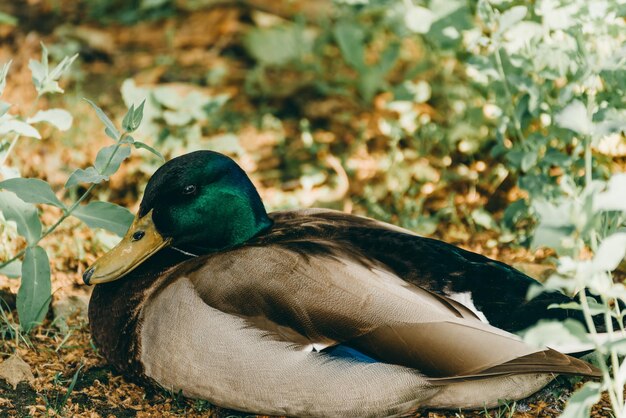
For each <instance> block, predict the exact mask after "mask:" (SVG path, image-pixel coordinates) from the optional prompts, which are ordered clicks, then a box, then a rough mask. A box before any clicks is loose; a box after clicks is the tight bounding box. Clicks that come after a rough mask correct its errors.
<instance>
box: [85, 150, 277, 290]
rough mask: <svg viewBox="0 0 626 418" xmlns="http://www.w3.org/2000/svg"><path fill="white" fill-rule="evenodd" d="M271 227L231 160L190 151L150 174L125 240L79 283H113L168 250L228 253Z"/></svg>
mask: <svg viewBox="0 0 626 418" xmlns="http://www.w3.org/2000/svg"><path fill="white" fill-rule="evenodd" d="M271 224H272V222H271V220H270V219H269V218H268V216H267V213H266V211H265V208H264V207H263V203H262V202H261V198H260V197H259V194H258V192H257V191H256V189H255V188H254V186H253V184H252V182H251V181H250V179H249V178H248V176H247V175H246V173H245V172H244V171H243V170H242V169H241V168H240V167H239V166H238V165H237V164H236V163H235V162H234V161H233V160H231V159H230V158H228V157H226V156H224V155H222V154H219V153H216V152H212V151H196V152H192V153H190V154H186V155H183V156H181V157H177V158H174V159H172V160H170V161H168V162H167V163H165V164H164V165H163V166H162V167H161V168H159V169H158V170H157V171H156V172H155V173H154V175H153V176H152V178H151V179H150V181H149V182H148V185H147V186H146V190H145V193H144V197H143V200H142V201H141V205H140V206H139V212H138V213H137V216H136V217H135V221H134V222H133V224H132V225H131V227H130V228H129V230H128V232H127V233H126V236H125V237H124V238H123V239H122V241H121V242H120V243H119V244H118V245H117V246H115V247H114V248H113V249H112V250H111V251H109V252H108V253H106V254H105V255H103V256H102V257H101V258H100V259H98V260H97V261H96V262H95V263H94V264H93V265H92V266H91V267H90V268H89V269H88V270H87V271H85V274H84V275H83V280H84V281H85V283H87V284H97V283H105V282H109V281H113V280H117V279H119V278H121V277H123V276H124V275H125V274H127V273H129V272H130V271H132V270H133V269H134V268H136V267H137V266H138V265H140V264H141V263H142V262H143V261H145V260H146V259H147V258H149V257H150V256H151V255H153V254H154V253H156V252H157V251H158V250H160V249H162V248H164V247H167V246H172V247H174V248H176V249H179V250H182V251H184V252H189V253H193V254H205V253H209V252H214V251H219V250H223V249H227V248H230V247H233V246H236V245H239V244H242V243H244V242H246V241H247V240H249V239H250V238H252V237H253V236H255V235H257V234H259V233H260V232H262V231H263V230H265V229H267V228H269V227H270V226H271Z"/></svg>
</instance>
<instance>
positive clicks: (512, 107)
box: [495, 45, 526, 145]
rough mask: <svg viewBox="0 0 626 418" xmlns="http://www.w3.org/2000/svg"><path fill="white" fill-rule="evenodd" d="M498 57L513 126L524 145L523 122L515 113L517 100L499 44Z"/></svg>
mask: <svg viewBox="0 0 626 418" xmlns="http://www.w3.org/2000/svg"><path fill="white" fill-rule="evenodd" d="M495 57H496V67H497V69H498V74H499V75H500V80H501V81H502V84H503V85H504V92H505V93H506V98H507V102H508V106H509V112H510V114H511V119H513V127H514V128H515V134H516V135H517V139H518V140H519V141H520V143H521V144H522V145H524V144H526V141H525V139H526V138H525V136H524V133H523V132H522V122H521V121H520V120H519V118H518V117H517V115H516V114H515V100H514V99H513V93H511V87H510V86H509V80H508V78H506V73H505V72H504V64H503V63H502V54H501V48H500V46H499V45H498V46H497V49H496V53H495Z"/></svg>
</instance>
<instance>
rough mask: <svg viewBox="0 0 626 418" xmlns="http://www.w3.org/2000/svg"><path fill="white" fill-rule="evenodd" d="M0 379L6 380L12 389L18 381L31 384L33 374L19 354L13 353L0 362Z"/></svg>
mask: <svg viewBox="0 0 626 418" xmlns="http://www.w3.org/2000/svg"><path fill="white" fill-rule="evenodd" d="M0 379H4V380H6V381H7V383H8V384H10V385H11V386H13V389H16V388H17V384H18V383H20V382H28V383H29V384H32V383H33V381H34V380H35V376H33V372H31V371H30V366H29V365H28V364H27V363H26V362H25V361H24V360H22V359H21V358H20V356H18V355H17V354H13V355H12V356H11V357H9V358H8V359H6V360H5V361H3V362H2V363H0Z"/></svg>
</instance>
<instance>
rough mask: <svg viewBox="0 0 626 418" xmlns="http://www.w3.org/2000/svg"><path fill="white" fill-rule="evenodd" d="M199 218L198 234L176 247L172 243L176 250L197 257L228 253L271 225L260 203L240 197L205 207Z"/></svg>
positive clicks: (199, 211)
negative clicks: (222, 252) (200, 219)
mask: <svg viewBox="0 0 626 418" xmlns="http://www.w3.org/2000/svg"><path fill="white" fill-rule="evenodd" d="M255 193H256V191H255ZM201 215H203V216H202V221H201V222H199V226H198V228H197V230H196V231H193V232H191V233H189V234H186V235H185V236H184V238H183V239H181V240H180V242H178V243H177V242H176V240H175V241H174V243H173V246H174V247H175V248H177V249H180V250H183V251H186V252H188V253H191V254H196V255H202V254H208V253H213V252H217V251H222V250H227V249H230V248H233V247H238V246H240V245H242V244H244V243H246V242H247V241H249V240H250V239H252V238H254V237H256V236H257V235H260V234H262V233H263V232H265V231H267V230H268V229H269V228H270V227H271V226H272V224H273V222H272V220H271V219H270V218H269V217H268V215H267V213H266V212H265V208H264V207H263V204H262V203H261V200H260V199H249V198H247V197H246V196H241V195H234V196H232V197H229V198H226V199H223V203H222V204H220V205H215V204H211V203H206V204H204V205H202V206H200V207H199V208H198V211H196V212H195V214H194V216H196V217H200V216H201Z"/></svg>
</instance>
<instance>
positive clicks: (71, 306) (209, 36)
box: [0, 1, 607, 418]
mask: <svg viewBox="0 0 626 418" xmlns="http://www.w3.org/2000/svg"><path fill="white" fill-rule="evenodd" d="M32 3H33V4H35V3H37V4H38V6H37V5H35V6H33V7H32V10H31V9H29V10H28V12H26V11H25V10H19V8H14V9H13V10H9V13H12V14H14V15H17V16H19V17H20V19H21V22H22V23H20V25H19V26H17V27H15V26H7V25H0V40H2V41H1V42H0V63H1V62H5V61H7V60H8V59H12V60H13V66H12V69H11V76H10V77H9V84H8V86H7V90H6V92H5V94H4V96H3V100H5V101H8V102H11V103H13V104H15V105H16V108H15V109H14V110H15V111H16V112H19V113H20V114H22V115H24V114H27V113H28V112H29V109H30V107H31V106H32V103H33V102H34V96H35V92H34V89H33V88H32V87H31V86H30V83H31V81H30V72H29V71H28V69H27V66H28V60H29V59H30V58H32V57H37V56H38V55H39V51H40V46H39V43H40V42H41V41H44V42H45V43H46V44H47V45H48V46H50V49H51V51H53V52H54V53H55V54H57V56H59V55H63V54H70V53H73V52H76V51H77V52H80V53H81V57H82V58H81V62H80V64H79V65H80V71H76V72H75V73H74V75H73V79H72V80H73V81H72V82H71V83H68V85H67V90H68V95H67V96H66V99H65V101H63V100H61V99H54V98H53V99H50V100H48V99H46V98H43V99H41V100H39V101H38V102H37V104H36V105H35V106H38V107H40V108H43V107H45V106H48V105H50V106H64V107H66V108H68V109H69V110H71V111H72V112H73V113H74V115H75V127H74V128H73V129H72V131H70V132H69V133H68V134H67V135H58V134H56V133H54V132H45V135H44V139H43V140H42V141H34V140H28V139H22V140H20V142H19V144H18V146H17V147H16V150H15V152H14V155H12V156H11V158H10V159H9V162H10V163H11V164H12V165H14V166H16V167H19V169H20V171H21V174H22V176H24V177H37V178H42V179H45V180H46V181H48V182H49V183H50V184H51V185H53V187H54V188H55V190H61V188H62V186H63V184H64V182H65V180H66V178H67V175H68V174H69V172H70V171H71V169H72V168H75V167H85V166H86V165H87V164H88V163H89V162H90V161H93V159H94V158H95V155H96V152H97V150H98V149H99V148H100V147H101V146H103V145H105V144H107V141H108V140H107V139H106V137H105V136H104V134H103V133H102V127H101V125H99V122H98V121H97V119H96V118H95V117H94V115H93V113H92V111H91V109H90V108H89V107H88V106H87V105H86V104H85V103H84V102H82V101H81V100H79V99H80V97H83V96H84V97H89V98H92V99H93V100H94V101H96V102H97V103H98V104H99V105H100V106H101V107H103V108H105V110H107V112H109V113H110V114H112V115H117V116H116V119H117V120H119V119H121V116H122V115H123V112H124V106H123V101H122V98H121V95H120V93H119V91H120V86H121V85H122V82H123V80H124V79H126V78H128V77H132V78H133V79H134V80H135V82H136V83H138V84H140V85H143V86H169V87H171V88H172V89H174V91H176V92H179V93H181V94H186V93H187V92H188V91H191V90H196V91H201V92H203V93H204V94H207V95H211V96H216V95H219V94H228V95H229V96H230V98H231V100H230V104H229V107H228V112H226V113H225V114H222V115H221V116H220V117H221V118H222V119H221V120H220V123H219V124H218V126H216V127H215V126H208V125H210V123H208V122H206V121H205V122H203V123H204V124H202V126H201V127H200V128H201V129H202V131H203V132H204V133H207V132H210V134H211V136H212V138H213V139H210V140H209V141H213V142H202V141H200V142H199V143H197V144H190V142H191V140H189V139H188V138H187V141H188V142H184V141H181V142H180V143H174V144H171V143H170V144H165V145H163V144H162V145H163V147H166V145H167V147H166V148H167V154H168V155H178V154H180V153H181V152H184V151H186V150H189V149H191V148H193V147H194V146H195V147H202V146H208V145H207V144H209V143H210V144H213V145H216V144H218V142H215V141H217V139H215V138H217V135H218V134H219V135H224V134H225V133H228V132H231V131H235V132H236V133H237V135H238V142H237V143H236V148H237V150H236V154H237V155H236V157H237V158H238V161H239V162H240V163H241V164H242V166H243V167H244V168H245V169H246V170H247V171H248V172H250V173H252V177H253V180H254V181H255V183H256V184H257V186H258V187H259V191H260V193H261V195H262V197H263V199H264V201H265V202H266V204H267V205H268V206H269V207H270V208H282V207H300V206H310V205H320V204H321V205H324V206H330V207H335V208H338V209H343V210H345V211H352V212H354V213H359V214H369V215H370V216H376V210H378V209H377V208H380V207H381V206H373V207H369V206H368V205H367V204H366V203H367V202H366V203H363V202H364V201H366V199H365V197H364V196H365V194H366V193H371V192H372V189H371V188H372V187H373V188H374V189H375V190H374V191H373V192H374V193H375V194H377V195H378V196H382V197H380V200H382V201H384V202H386V203H387V204H389V202H393V199H394V198H397V196H396V197H394V196H393V194H388V193H387V188H388V187H391V186H392V184H391V185H390V183H389V178H388V177H385V175H384V172H385V171H387V170H388V168H385V166H381V160H380V155H382V154H384V153H385V152H387V148H386V145H385V144H384V141H385V140H387V139H388V138H387V139H386V138H384V137H383V136H381V134H380V132H378V131H377V129H378V128H377V127H378V126H379V122H380V119H381V118H382V117H383V116H385V115H386V114H385V111H384V110H383V106H382V105H381V103H385V102H386V101H387V100H388V97H386V96H385V94H381V95H380V96H379V97H377V98H376V99H375V101H374V106H373V108H367V107H363V106H361V105H359V104H358V103H355V102H354V101H352V100H350V99H349V98H346V97H342V96H337V97H316V96H314V97H307V96H306V88H305V89H300V87H301V86H300V84H299V83H301V82H302V80H299V79H298V75H297V74H290V73H289V72H286V73H281V74H272V73H268V74H266V75H267V76H269V77H271V76H272V75H274V76H276V77H279V78H280V79H281V80H282V83H281V86H282V87H283V88H284V91H282V92H279V93H278V94H276V95H275V96H273V97H271V98H270V99H269V101H268V102H263V101H261V100H260V99H259V98H258V97H254V96H251V95H249V94H247V92H246V90H245V88H244V85H245V83H246V80H247V78H246V77H247V73H248V72H249V71H251V67H252V64H251V62H250V58H249V57H247V56H245V54H243V53H242V52H241V50H240V49H241V45H240V44H241V42H240V40H241V36H242V33H243V31H245V30H246V29H247V28H248V26H249V25H250V24H251V23H250V22H251V12H249V11H248V10H246V9H245V8H240V7H227V6H224V7H216V8H211V9H209V10H200V11H195V12H191V11H189V12H186V13H185V14H182V15H174V16H171V17H168V18H166V19H165V20H163V21H158V22H142V23H138V24H136V25H132V26H121V25H115V24H114V25H112V26H103V25H101V24H98V23H94V22H87V23H81V20H80V17H81V16H82V14H83V13H84V11H83V10H81V9H80V8H78V6H76V7H73V6H72V4H73V2H60V3H59V7H61V9H62V10H61V11H59V10H52V9H51V8H50V7H48V6H47V4H48V3H47V2H32ZM257 3H263V2H262V1H260V2H257ZM268 4H271V2H268ZM270 12H272V10H270ZM276 13H277V14H279V15H281V14H283V13H282V12H276ZM270 14H271V13H270ZM42 22H43V23H42ZM220 69H226V70H225V71H226V73H225V74H224V75H222V77H223V80H222V82H221V83H218V84H212V83H210V82H207V81H206V79H207V77H208V76H209V75H210V74H214V75H215V74H217V73H218V72H219V71H222V70H220ZM212 70H215V71H212ZM70 90H71V91H73V92H72V93H70ZM291 95H296V96H297V99H299V100H296V99H291V98H290V96H291ZM264 106H265V107H269V108H273V109H282V110H283V116H284V118H283V119H282V122H280V121H279V122H278V123H277V122H276V120H275V119H276V118H271V117H268V114H269V113H266V112H264V111H263V110H262V109H261V108H262V107H264ZM291 106H293V107H295V108H297V109H298V112H301V113H300V114H298V115H296V116H297V117H293V115H290V114H289V111H290V110H291ZM285 109H287V110H285ZM420 111H421V112H423V113H424V114H429V115H431V117H433V118H437V117H439V118H444V116H443V115H437V110H435V109H431V108H429V107H428V106H427V105H424V106H423V107H422V108H421V109H420ZM278 113H280V112H278ZM345 115H348V117H347V118H346V117H345ZM304 119H307V120H309V119H310V120H316V121H318V123H317V125H316V126H315V127H313V128H314V129H312V130H311V132H308V131H307V132H308V133H309V134H310V135H311V136H312V137H313V139H312V141H315V143H316V144H318V145H319V146H318V148H316V149H315V150H314V151H310V150H305V151H303V150H302V148H303V145H302V144H303V143H305V144H306V142H307V141H308V140H309V139H307V138H308V137H306V136H305V133H307V132H304V130H303V129H302V120H304ZM233 120H234V121H233ZM320 121H321V122H320ZM357 132H358V134H357ZM220 138H222V139H223V138H224V137H223V136H222V137H220ZM331 143H332V144H331ZM329 144H331V145H329ZM337 144H339V145H337ZM337 151H341V152H343V153H344V154H343V155H342V160H341V161H339V159H337V158H336V157H335V156H334V155H335V154H336V153H337ZM407 155H409V154H408V153H407ZM410 158H413V159H412V160H411V162H412V163H413V164H414V166H416V167H419V168H420V169H421V170H422V171H421V173H422V174H423V173H424V172H425V173H426V174H423V175H424V178H422V179H421V180H420V181H421V183H420V184H421V190H422V192H423V194H424V195H425V196H427V197H428V198H427V199H426V201H425V203H424V206H422V207H420V208H419V210H422V211H423V212H424V213H431V214H432V213H435V212H436V211H440V210H442V208H445V207H446V206H450V205H451V206H455V207H456V208H457V209H458V208H460V209H459V210H460V211H461V212H462V213H465V214H467V213H470V212H471V211H472V210H473V209H476V208H480V207H482V206H491V207H494V206H495V207H498V205H499V206H500V207H501V208H502V207H504V204H503V202H510V201H513V200H514V199H516V198H517V197H518V196H519V195H520V193H521V192H520V191H519V190H517V189H516V188H515V187H514V182H510V181H502V182H501V183H498V184H497V185H496V186H493V187H492V188H490V187H486V186H484V184H478V180H477V178H478V177H479V176H480V175H483V174H485V176H486V177H489V176H488V175H487V174H488V171H489V164H488V161H487V162H485V161H482V160H477V161H470V162H467V161H464V162H463V164H459V165H458V166H457V165H456V161H454V160H453V161H452V162H450V161H444V162H443V163H442V162H441V161H439V160H438V159H436V158H431V157H429V156H414V155H413V156H410ZM155 164H156V163H155V162H154V161H149V162H146V160H145V157H143V156H141V155H139V154H137V153H135V154H134V155H133V157H132V158H131V159H130V160H129V161H128V162H127V163H125V164H123V166H122V169H121V170H120V172H118V173H117V174H116V175H115V176H113V178H112V179H111V182H110V184H109V185H107V186H103V187H100V188H99V189H97V191H96V193H95V195H96V196H95V197H97V198H100V199H102V200H111V201H114V202H116V203H118V204H121V205H124V206H126V207H128V208H129V209H131V210H132V211H135V210H136V209H137V205H138V202H139V199H140V196H141V191H142V189H143V186H144V185H145V182H146V180H147V178H148V177H149V175H150V173H151V172H152V171H154V169H155V168H156V165H155ZM294 165H297V166H298V167H296V168H294ZM461 165H462V166H463V167H465V168H466V169H467V170H469V173H470V174H471V175H468V176H467V177H466V178H464V177H463V176H462V175H459V176H457V177H458V179H457V180H455V181H450V180H449V179H448V180H447V182H444V181H442V177H443V176H442V174H440V172H441V170H442V169H446V167H451V168H450V170H452V168H455V169H456V168H458V167H460V166H461ZM303 167H304V168H303ZM344 167H347V169H346V168H344ZM485 170H486V171H485ZM292 172H293V173H294V174H289V173H292ZM459 172H460V171H459ZM285 173H287V174H285ZM472 173H473V174H472ZM468 179H469V180H468ZM440 180H441V181H440ZM381 190H382V192H381ZM82 191H83V190H79V192H82ZM59 196H60V197H63V198H65V199H72V198H75V196H73V195H72V194H71V193H67V194H66V195H62V193H61V192H60V193H59ZM416 210H418V209H416ZM41 211H42V218H43V221H44V224H45V225H46V226H49V225H51V224H53V223H54V222H55V220H56V219H57V218H58V217H59V216H60V211H59V210H58V209H55V208H53V207H48V206H45V207H44V206H42V207H41ZM455 216H456V215H454V216H448V217H446V218H444V219H446V222H444V223H434V225H433V219H435V218H434V217H424V218H419V220H422V221H424V223H419V222H418V223H417V224H416V225H417V226H418V227H424V225H429V226H428V228H426V229H427V233H428V234H429V235H432V236H434V237H437V238H440V239H444V240H446V241H448V242H452V243H454V244H457V245H460V246H462V247H464V248H467V249H470V250H472V251H476V252H479V253H482V254H484V255H487V256H489V257H492V258H495V259H498V260H501V261H504V262H507V263H509V264H513V265H515V266H517V267H519V268H521V269H524V270H525V271H527V272H528V274H530V275H532V276H535V277H537V278H542V277H545V274H546V271H549V270H550V268H551V266H550V258H549V257H550V256H551V253H550V252H546V251H544V250H537V251H529V250H527V249H525V248H522V247H520V246H515V245H513V244H511V243H506V242H505V243H503V242H502V240H500V239H499V238H500V237H499V236H498V234H497V233H495V232H493V231H486V230H484V229H481V228H479V227H477V226H476V225H475V224H472V223H468V222H465V221H459V220H458V219H457V220H456V221H455V220H454V219H455ZM402 219H403V218H402V214H401V213H400V214H392V215H389V217H385V218H384V220H387V221H390V222H395V223H399V222H400V221H401V220H402ZM437 219H441V218H437ZM451 219H452V220H451ZM431 226H432V227H431ZM10 232H11V231H8V232H7V231H3V233H5V234H7V233H8V234H9V235H11V234H10ZM10 238H11V240H10V241H8V244H7V246H5V247H4V248H2V249H0V250H1V251H0V252H2V254H0V256H3V257H6V256H8V255H9V254H12V253H15V251H18V250H19V249H20V248H22V247H23V245H24V242H23V241H22V240H21V239H19V238H15V234H13V235H12V236H11V237H10ZM112 239H113V238H112V236H110V235H107V234H104V233H102V232H101V231H95V232H94V231H92V230H90V229H88V228H87V227H85V226H84V225H82V224H81V223H80V222H78V221H77V220H73V219H69V220H67V221H66V222H64V223H63V224H62V226H61V227H60V228H59V229H58V230H57V231H56V232H55V234H53V235H51V236H50V237H48V238H46V239H45V240H44V242H43V245H44V247H45V248H46V250H47V251H48V253H49V257H50V259H51V263H52V271H53V279H52V280H53V302H52V306H53V309H51V311H50V313H49V315H48V317H47V318H46V320H45V322H44V324H43V325H42V326H41V327H39V328H37V329H36V330H35V331H34V332H33V333H32V334H31V335H29V336H26V335H21V334H19V333H18V332H15V329H14V327H15V320H16V313H15V311H14V308H15V299H14V296H13V295H14V294H15V292H16V289H17V287H18V285H19V282H18V281H16V280H11V279H7V278H4V277H2V276H0V289H2V293H1V295H2V296H3V299H4V300H5V302H6V304H5V305H3V310H2V318H1V320H0V333H1V335H2V340H1V341H0V360H4V361H6V360H7V359H8V358H9V357H10V356H11V355H14V354H17V355H18V356H19V357H20V358H21V359H22V360H23V361H24V362H25V363H26V364H27V365H28V368H29V369H30V370H31V371H32V374H33V380H32V381H31V382H30V383H27V382H22V383H18V384H17V386H16V387H15V388H13V387H12V386H11V385H10V384H9V383H8V382H6V381H4V380H2V379H0V417H4V416H18V417H22V416H57V415H58V416H84V417H92V416H102V417H108V416H115V417H135V416H136V417H146V416H188V417H195V416H203V417H204V416H218V417H222V416H224V417H226V416H245V414H243V415H242V414H239V413H237V412H234V411H226V410H221V409H219V408H216V407H213V406H211V405H209V404H208V403H207V402H205V401H198V400H190V399H185V398H183V397H182V396H179V395H178V394H175V393H168V392H167V391H164V390H162V389H159V388H151V387H141V386H137V385H135V384H133V383H131V382H129V381H128V380H127V379H126V378H124V377H122V376H119V375H118V374H116V373H115V372H114V371H113V370H111V369H110V368H109V367H108V366H107V365H106V363H105V361H104V360H103V358H102V357H100V356H99V355H98V353H97V350H96V349H95V348H94V347H93V344H92V343H91V339H90V334H89V326H88V324H87V323H86V319H85V315H86V306H87V301H88V297H89V292H90V289H89V288H87V287H85V286H83V285H82V284H81V274H82V272H83V271H84V270H85V268H86V267H87V266H88V265H89V264H91V263H92V262H93V261H94V260H95V259H96V258H97V257H98V256H99V255H101V254H102V253H103V252H104V251H105V250H106V249H107V248H108V247H109V246H110V242H111V240H112ZM7 307H8V308H9V309H6V308H7ZM574 384H576V383H575V382H572V381H571V380H568V379H558V380H557V381H556V382H555V383H553V384H551V385H550V386H548V387H547V388H546V389H544V390H542V391H541V392H539V393H538V394H536V395H534V396H533V397H531V398H530V399H528V400H525V401H523V402H519V403H517V404H507V405H503V406H502V407H501V408H499V409H497V410H493V411H476V412H471V413H467V412H458V413H457V412H452V413H450V412H448V413H443V412H433V411H431V412H428V411H422V412H416V414H415V416H416V417H433V418H434V417H474V416H498V417H502V416H507V417H508V416H515V417H537V416H539V417H552V416H556V415H558V414H559V412H560V411H561V410H562V408H563V405H564V403H565V402H566V400H567V398H568V396H569V395H570V394H571V390H572V387H573V385H574ZM578 384H579V383H578ZM606 406H607V404H606V402H605V401H604V400H603V401H602V402H601V403H600V404H598V405H596V406H595V407H594V415H595V416H607V415H606V414H603V411H604V409H603V408H605V407H606Z"/></svg>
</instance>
